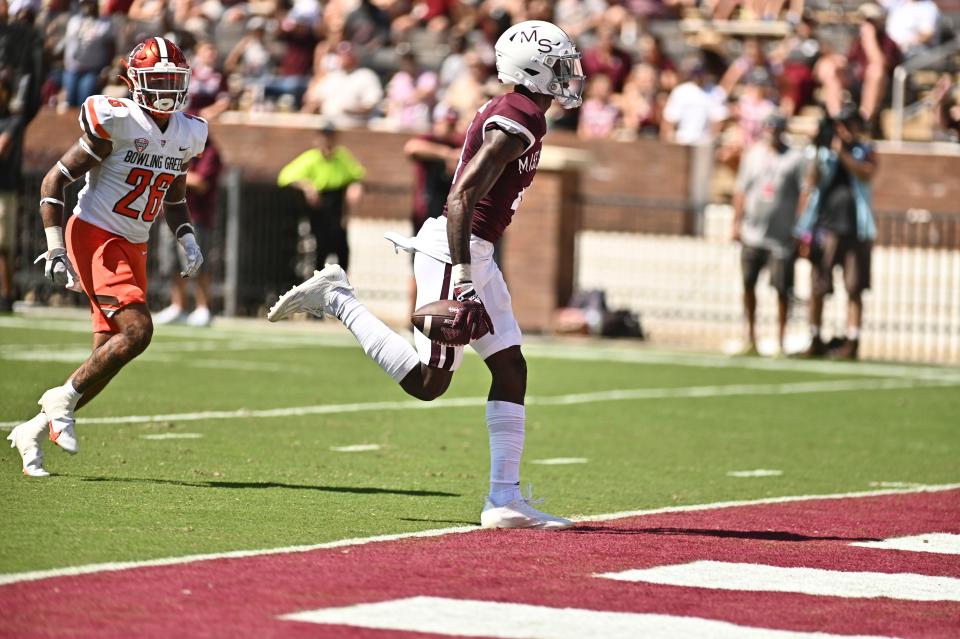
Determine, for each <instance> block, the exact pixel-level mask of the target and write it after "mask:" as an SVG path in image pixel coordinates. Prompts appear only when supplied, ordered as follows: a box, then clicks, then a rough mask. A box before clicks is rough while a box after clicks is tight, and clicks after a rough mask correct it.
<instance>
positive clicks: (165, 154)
mask: <svg viewBox="0 0 960 639" xmlns="http://www.w3.org/2000/svg"><path fill="white" fill-rule="evenodd" d="M80 126H81V127H82V128H83V130H84V131H85V132H86V133H87V134H88V135H90V136H93V137H97V138H101V139H104V140H109V141H110V142H112V143H113V151H111V153H110V155H108V156H107V157H105V158H103V161H102V162H101V163H100V164H99V165H98V166H96V167H94V168H93V169H91V170H90V172H89V173H88V174H87V184H86V186H84V187H83V189H82V190H81V191H80V199H79V201H78V202H77V207H76V208H75V209H74V210H73V214H74V215H76V216H78V217H79V218H80V219H81V220H83V221H85V222H89V223H90V224H93V225H94V226H98V227H100V228H102V229H104V230H106V231H109V232H111V233H115V234H116V235H120V236H122V237H125V238H126V239H128V240H129V241H131V242H134V243H141V242H146V241H147V238H148V237H149V234H150V226H151V225H152V224H153V221H154V220H155V219H156V218H157V215H159V214H160V211H161V208H162V205H163V198H164V196H165V195H166V192H167V189H169V188H170V185H171V184H172V183H173V180H174V179H175V178H176V177H178V176H180V175H183V174H184V173H186V169H187V164H188V162H189V160H190V159H191V158H194V157H196V156H198V155H200V154H201V153H202V152H203V148H204V146H205V144H206V142H207V122H206V121H205V120H203V119H202V118H198V117H194V116H191V115H187V114H185V113H180V112H177V113H173V114H172V115H171V116H170V121H169V122H168V124H167V128H166V130H165V131H161V130H160V127H159V126H157V123H156V122H154V120H153V118H151V117H150V115H149V113H148V112H147V111H145V110H143V109H141V108H140V105H138V104H137V103H136V102H134V101H133V100H127V99H124V98H120V99H118V98H108V97H107V96H104V95H94V96H90V97H89V98H87V99H86V101H84V103H83V106H82V107H81V109H80Z"/></svg>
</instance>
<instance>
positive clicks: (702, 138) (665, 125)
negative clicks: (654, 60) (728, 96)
mask: <svg viewBox="0 0 960 639" xmlns="http://www.w3.org/2000/svg"><path fill="white" fill-rule="evenodd" d="M684 69H685V71H686V73H685V75H686V77H687V81H686V82H684V83H682V84H680V85H678V86H677V87H676V88H674V89H673V91H671V92H670V97H669V98H667V104H666V106H665V107H664V109H663V121H662V125H661V128H660V137H661V138H663V139H664V140H666V141H668V142H677V143H679V144H706V143H709V142H711V141H713V139H714V138H715V137H716V136H717V134H719V132H720V127H721V126H722V125H723V121H724V120H726V119H727V107H726V106H725V105H724V104H723V99H722V97H721V96H722V95H723V92H722V91H720V92H714V93H710V92H708V91H706V90H705V89H704V84H705V82H706V70H705V69H704V67H703V62H702V60H701V59H700V58H699V57H694V58H691V59H689V60H687V61H685V63H684Z"/></svg>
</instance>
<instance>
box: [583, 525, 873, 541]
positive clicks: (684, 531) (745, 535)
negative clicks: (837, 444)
mask: <svg viewBox="0 0 960 639" xmlns="http://www.w3.org/2000/svg"><path fill="white" fill-rule="evenodd" d="M567 532H569V533H579V534H601V535H682V536H688V537H721V538H727V539H757V540H760V541H790V542H797V541H883V540H882V539H877V538H876V537H834V536H830V535H824V536H815V535H801V534H799V533H793V532H787V531H784V530H714V529H708V528H607V527H605V526H574V527H573V528H571V529H570V530H569V531H567Z"/></svg>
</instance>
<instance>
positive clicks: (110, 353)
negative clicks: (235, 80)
mask: <svg viewBox="0 0 960 639" xmlns="http://www.w3.org/2000/svg"><path fill="white" fill-rule="evenodd" d="M124 66H125V72H126V75H125V76H121V77H122V78H123V80H124V81H125V82H126V83H127V85H128V87H129V89H130V94H131V95H130V99H116V98H109V97H106V96H103V95H94V96H91V97H89V98H87V100H86V101H85V102H84V103H83V106H82V107H81V109H80V118H79V119H80V127H81V129H82V131H83V133H82V135H81V136H80V139H79V140H78V141H77V143H76V144H74V145H73V146H72V147H71V148H70V149H69V150H68V151H67V152H66V153H65V154H64V155H63V157H62V158H61V159H60V161H59V162H57V164H56V166H54V167H53V168H52V169H50V171H49V172H48V173H47V175H46V177H45V178H44V179H43V184H42V185H41V187H40V198H41V199H40V216H41V217H42V218H43V226H44V231H45V232H46V236H47V250H46V252H44V253H43V254H42V255H40V257H38V258H37V261H38V262H39V261H41V260H43V261H45V265H46V266H45V268H46V276H47V277H48V278H50V279H51V280H52V281H53V282H54V283H56V284H63V285H66V287H67V288H68V289H70V290H74V291H83V292H84V293H86V295H87V297H88V298H89V300H90V308H91V311H92V314H93V353H92V354H91V355H90V357H88V358H87V360H86V361H85V362H84V363H83V364H81V365H80V368H78V369H77V370H76V371H75V372H74V373H73V374H72V375H71V376H70V378H69V379H67V381H66V382H65V383H64V384H63V385H61V386H56V387H54V388H51V389H50V390H48V391H47V392H45V393H43V396H42V397H41V398H40V401H39V402H37V403H38V404H39V405H40V408H41V411H40V413H38V414H37V415H36V416H35V417H34V418H33V419H31V420H29V421H27V422H24V423H23V424H20V425H19V426H17V427H16V428H14V429H13V431H12V432H11V433H10V436H9V437H8V439H9V440H10V443H11V445H12V446H15V447H16V448H17V450H18V451H19V453H20V456H21V457H22V459H23V473H24V474H25V475H27V476H31V477H45V476H47V475H48V474H49V473H48V472H47V471H46V470H45V469H44V467H43V452H42V450H41V447H40V441H41V436H42V434H43V433H44V432H45V431H49V437H50V440H51V441H53V442H55V443H56V444H57V445H58V446H60V448H62V449H64V450H65V451H67V452H68V453H76V452H77V449H78V442H77V436H76V432H75V430H74V417H73V415H74V411H75V410H77V409H78V408H80V407H81V406H83V405H84V404H86V403H87V402H89V401H90V400H91V399H93V398H94V397H96V395H97V394H98V393H99V392H100V391H102V390H103V388H104V387H105V386H106V385H107V384H108V383H109V382H110V380H111V379H112V378H113V376H114V375H116V374H117V373H118V372H119V371H120V369H121V368H123V367H124V365H126V364H127V363H128V362H130V361H131V360H132V359H133V358H135V357H136V356H137V355H139V354H140V353H142V352H143V351H144V349H146V348H147V345H148V344H149V343H150V338H151V335H152V334H153V323H152V321H151V319H150V312H149V310H148V309H147V305H146V300H147V297H146V292H147V275H146V264H147V238H148V234H149V231H150V226H151V225H152V224H153V221H154V220H155V219H156V217H157V215H159V214H160V212H161V210H162V211H163V213H164V215H165V217H166V222H167V225H168V226H169V227H170V229H171V230H172V231H173V232H174V234H175V235H176V237H177V239H178V241H179V242H180V245H181V246H182V247H183V250H184V252H185V253H186V256H187V261H186V267H185V268H184V270H183V272H182V273H181V276H182V277H191V276H193V275H195V274H196V273H197V271H198V270H199V269H200V265H201V264H202V263H203V256H202V255H201V253H200V248H199V246H198V245H197V241H196V234H195V232H194V230H193V227H192V226H191V225H190V216H189V213H188V211H187V205H186V173H187V166H188V164H189V163H190V160H191V159H192V158H194V157H196V156H198V155H200V154H201V153H202V151H203V147H204V144H205V143H206V139H207V123H206V122H205V121H204V120H202V119H200V118H196V117H193V116H188V115H186V114H184V113H181V112H180V111H181V110H182V109H183V108H184V106H186V101H187V89H188V86H189V83H190V67H189V65H188V64H187V61H186V58H185V57H184V55H183V52H182V51H181V50H180V49H179V48H178V47H177V46H176V45H175V44H174V43H173V42H171V41H169V40H166V39H164V38H161V37H154V38H148V39H147V40H145V41H144V42H142V43H140V44H138V45H137V46H136V47H135V48H134V49H133V51H131V53H130V55H129V56H128V58H127V59H126V61H125V65H124ZM84 174H86V175H87V182H86V186H84V187H83V189H82V190H81V191H80V196H79V201H78V203H77V206H76V208H75V209H74V211H73V215H72V216H71V217H70V220H69V221H68V223H67V227H66V241H64V239H65V238H64V230H63V217H64V215H63V212H64V211H63V208H64V204H63V190H64V188H65V187H66V186H67V185H68V184H70V183H71V182H73V181H74V180H77V179H78V178H80V177H81V176H83V175H84Z"/></svg>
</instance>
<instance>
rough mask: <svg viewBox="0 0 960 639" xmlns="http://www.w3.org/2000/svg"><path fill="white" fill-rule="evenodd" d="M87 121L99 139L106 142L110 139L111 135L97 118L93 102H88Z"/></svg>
mask: <svg viewBox="0 0 960 639" xmlns="http://www.w3.org/2000/svg"><path fill="white" fill-rule="evenodd" d="M87 120H89V122H90V124H92V125H93V130H94V131H96V132H97V137H99V138H102V139H104V140H109V139H110V134H109V133H107V130H106V129H105V128H103V125H102V124H100V118H98V117H97V110H96V109H94V108H93V100H92V99H90V100H87Z"/></svg>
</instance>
